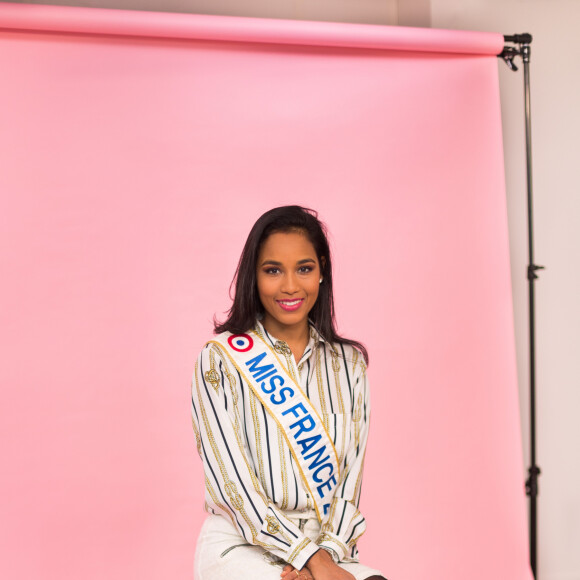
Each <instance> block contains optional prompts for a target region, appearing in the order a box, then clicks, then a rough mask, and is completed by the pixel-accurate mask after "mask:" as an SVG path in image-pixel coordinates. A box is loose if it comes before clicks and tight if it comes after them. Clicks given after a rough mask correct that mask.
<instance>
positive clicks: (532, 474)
mask: <svg viewBox="0 0 580 580" xmlns="http://www.w3.org/2000/svg"><path fill="white" fill-rule="evenodd" d="M520 52H521V55H522V61H523V64H524V104H525V105H524V106H525V119H526V168H527V185H528V259H529V262H528V263H529V265H528V294H529V319H530V464H531V465H530V468H529V469H528V480H527V481H526V492H527V494H528V495H529V497H530V564H531V567H532V571H533V573H534V577H535V578H537V577H538V572H537V570H538V553H537V527H538V512H537V505H538V501H537V498H538V475H539V474H540V469H539V467H538V466H537V465H536V315H535V294H534V282H535V281H536V278H537V277H538V275H537V274H536V271H537V270H540V269H541V268H542V266H536V265H535V264H534V236H533V231H534V229H533V228H534V221H533V211H534V208H533V202H532V200H533V198H532V191H533V187H532V183H533V182H532V119H531V104H530V53H531V50H530V45H529V44H523V45H521V48H520Z"/></svg>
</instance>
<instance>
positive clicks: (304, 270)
mask: <svg viewBox="0 0 580 580" xmlns="http://www.w3.org/2000/svg"><path fill="white" fill-rule="evenodd" d="M298 271H299V272H300V273H301V274H308V273H309V272H312V266H301V267H300V268H299V269H298Z"/></svg>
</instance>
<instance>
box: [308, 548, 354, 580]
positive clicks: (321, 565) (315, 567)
mask: <svg viewBox="0 0 580 580" xmlns="http://www.w3.org/2000/svg"><path fill="white" fill-rule="evenodd" d="M306 569H307V570H308V571H309V572H310V574H311V575H312V577H313V578H314V580H356V579H355V577H354V576H353V575H352V574H351V573H350V572H347V571H346V570H343V569H342V568H341V567H340V566H338V565H337V564H335V563H334V561H333V560H332V557H331V556H330V554H329V553H328V552H327V551H326V550H322V549H320V550H318V552H315V553H314V554H313V555H312V556H311V557H310V559H309V560H308V562H306Z"/></svg>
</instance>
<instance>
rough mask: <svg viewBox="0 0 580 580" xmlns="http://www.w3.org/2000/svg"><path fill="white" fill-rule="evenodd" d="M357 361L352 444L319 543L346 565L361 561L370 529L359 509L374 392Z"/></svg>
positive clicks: (323, 523)
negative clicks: (363, 541)
mask: <svg viewBox="0 0 580 580" xmlns="http://www.w3.org/2000/svg"><path fill="white" fill-rule="evenodd" d="M357 352H358V351H357ZM357 358H358V361H357ZM354 361H355V362H354V364H355V367H356V373H355V376H356V380H355V385H354V397H353V402H354V406H353V409H352V416H351V421H352V422H351V441H350V445H349V447H348V450H347V453H346V457H345V461H344V463H343V466H342V473H341V478H340V481H339V483H338V485H337V487H336V490H335V493H334V497H333V499H332V502H331V504H330V509H329V510H328V513H327V515H326V516H325V517H324V519H323V522H322V528H321V533H320V536H319V537H318V539H317V541H316V543H317V544H319V545H320V546H321V547H323V548H330V549H332V550H334V551H335V552H336V553H337V554H338V556H339V558H340V560H341V561H346V562H348V561H358V558H357V554H358V551H357V547H356V543H357V540H358V539H359V538H360V537H361V536H362V534H363V533H364V531H365V529H366V521H365V519H364V517H363V516H362V514H361V513H360V511H359V509H358V506H359V501H360V494H361V486H362V477H363V466H364V457H365V451H366V446H367V440H368V434H369V418H370V393H369V387H368V380H367V373H366V364H365V362H364V359H363V358H362V355H360V357H355V359H354ZM347 364H348V363H347Z"/></svg>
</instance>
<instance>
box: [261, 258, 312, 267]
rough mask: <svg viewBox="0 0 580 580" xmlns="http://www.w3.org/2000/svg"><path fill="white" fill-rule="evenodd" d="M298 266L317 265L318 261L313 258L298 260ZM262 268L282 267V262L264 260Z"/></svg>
mask: <svg viewBox="0 0 580 580" xmlns="http://www.w3.org/2000/svg"><path fill="white" fill-rule="evenodd" d="M296 263H297V264H298V265H302V264H310V263H312V264H316V260H314V259H313V258H304V260H298V262H296ZM261 265H262V266H266V265H268V266H282V262H277V261H276V260H264V261H263V262H262V264H261Z"/></svg>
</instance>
